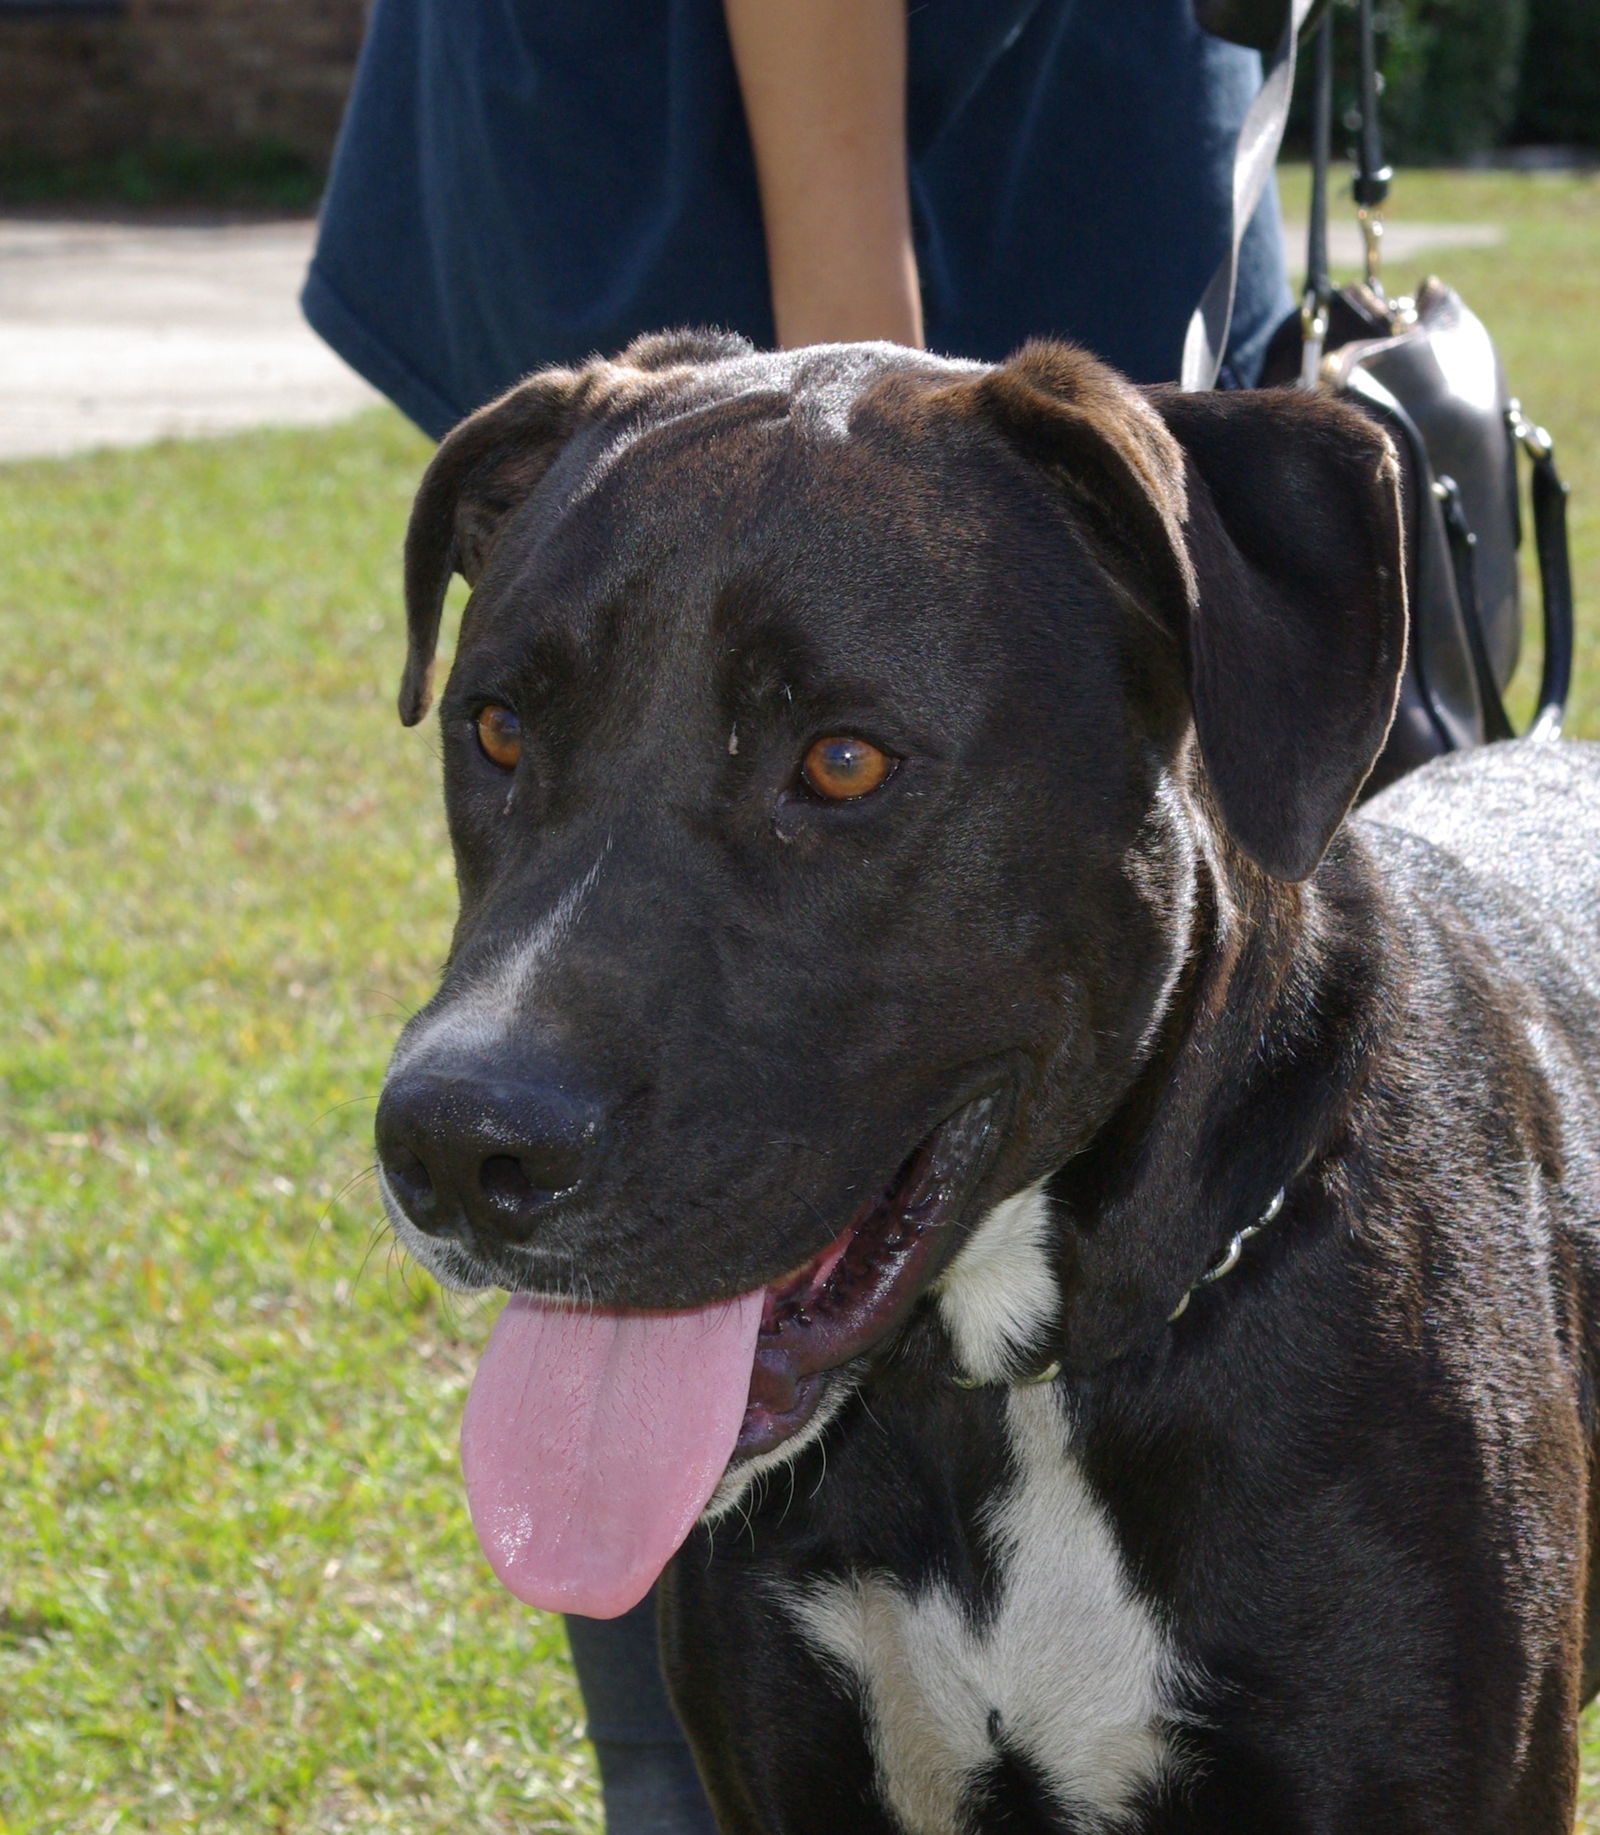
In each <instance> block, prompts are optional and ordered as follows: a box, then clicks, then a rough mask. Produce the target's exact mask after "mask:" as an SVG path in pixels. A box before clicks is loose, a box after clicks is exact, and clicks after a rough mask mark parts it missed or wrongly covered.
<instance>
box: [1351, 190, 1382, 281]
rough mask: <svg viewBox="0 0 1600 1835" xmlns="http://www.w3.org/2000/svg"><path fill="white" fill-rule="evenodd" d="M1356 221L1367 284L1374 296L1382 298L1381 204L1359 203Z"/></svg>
mask: <svg viewBox="0 0 1600 1835" xmlns="http://www.w3.org/2000/svg"><path fill="white" fill-rule="evenodd" d="M1356 221H1357V222H1358V223H1359V224H1360V225H1361V246H1362V249H1363V251H1364V252H1365V256H1366V265H1367V286H1368V288H1369V289H1370V291H1371V292H1372V293H1373V294H1374V295H1375V297H1376V298H1378V299H1382V298H1383V297H1384V291H1383V207H1382V205H1380V204H1363V205H1361V207H1360V208H1359V209H1358V210H1357V211H1356Z"/></svg>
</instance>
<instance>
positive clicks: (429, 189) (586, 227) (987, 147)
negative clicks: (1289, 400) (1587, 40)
mask: <svg viewBox="0 0 1600 1835" xmlns="http://www.w3.org/2000/svg"><path fill="white" fill-rule="evenodd" d="M1190 6H1191V0H918V4H917V5H916V6H914V7H908V6H907V4H906V0H633V3H632V4H629V3H627V0H622V3H620V4H619V3H618V0H586V4H584V5H582V6H554V5H550V4H542V3H541V0H377V3H376V5H375V7H374V9H373V13H372V18H371V22H370V26H369V30H368V35H367V40H366V44H365V46H364V48H363V51H362V56H361V62H360V66H359V69H358V71H357V75H356V82H355V87H354V91H353V93H352V96H351V99H350V104H349V108H348V110H347V112H346V116H345V122H344V126H343V129H342V131H341V135H340V139H339V144H338V148H337V150H336V153H335V157H334V162H333V169H332V173H331V175H330V179H329V185H328V191H327V196H326V198H325V200H324V204H323V211H322V221H321V226H320V231H319V235H318V240H317V248H316V254H315V257H314V259H313V261H312V265H311V270H310V273H309V275H308V277H307V280H306V285H305V290H304V293H303V296H302V304H303V307H304V310H305V313H306V316H307V318H308V319H309V320H310V322H311V324H312V326H313V327H314V328H315V329H316V330H317V331H318V332H319V333H320V334H321V335H322V336H323V337H324V338H325V339H326V340H327V342H328V343H329V344H331V345H332V346H333V348H334V349H335V350H336V351H338V352H339V353H340V355H341V356H343V357H344V358H345V359H346V361H348V362H349V363H350V364H351V365H352V366H353V367H354V368H355V369H357V370H359V371H360V372H361V373H362V374H363V375H364V376H365V377H367V379H368V380H369V381H371V382H372V383H374V384H375V385H376V386H377V387H378V388H379V389H381V390H382V391H383V393H384V394H386V395H387V396H388V397H389V399H390V400H391V401H393V402H394V403H395V404H396V406H398V407H399V408H400V409H401V410H402V411H403V412H404V413H406V414H407V415H409V416H410V417H411V419H413V420H414V421H416V422H417V424H418V425H419V426H420V427H422V428H423V429H424V431H425V432H427V433H429V434H431V435H433V436H434V437H435V438H440V437H442V436H443V435H444V434H445V433H446V432H448V431H449V429H450V428H451V427H452V426H454V425H455V423H456V422H457V421H458V420H460V419H462V418H463V417H464V416H465V415H467V414H468V413H470V412H471V411H472V410H473V409H474V408H476V407H478V406H479V405H480V404H481V403H483V402H485V401H487V400H490V399H491V398H493V397H494V396H496V395H498V394H500V393H501V392H502V391H503V390H504V389H506V388H508V387H510V386H511V384H512V383H514V382H516V381H517V380H518V379H519V378H520V377H521V376H523V375H525V374H526V373H527V372H528V371H529V370H532V369H536V368H538V367H540V366H542V365H544V364H550V363H580V362H582V361H583V360H584V359H586V358H587V357H589V356H591V355H594V354H596V353H609V352H613V351H616V350H619V349H621V348H622V347H623V346H624V345H625V344H627V343H628V342H629V341H630V340H631V339H632V338H634V337H635V336H637V335H638V334H639V333H641V332H644V331H650V330H656V329H662V328H666V327H671V326H679V325H711V326H717V327H721V328H723V329H727V330H732V331H737V332H741V333H742V334H743V335H744V336H746V337H747V338H749V339H750V340H751V341H752V342H753V343H755V344H757V345H763V346H767V345H773V344H778V345H783V346H796V345H803V344H814V343H834V342H845V341H855V340H864V339H875V338H884V339H889V340H892V341H894V342H896V343H900V344H907V345H915V346H922V345H924V344H926V345H927V346H929V347H931V348H933V349H936V350H939V351H942V352H945V353H948V354H951V355H956V356H966V357H974V358H980V359H986V360H990V361H999V360H1000V359H1002V358H1004V357H1005V356H1007V355H1008V354H1009V353H1010V352H1011V351H1013V350H1014V349H1016V347H1017V346H1018V345H1020V344H1022V343H1023V342H1025V341H1026V340H1027V339H1028V338H1030V337H1034V336H1057V337H1063V338H1068V339H1071V340H1074V341H1076V342H1078V343H1082V344H1085V345H1087V346H1088V347H1089V348H1090V349H1091V350H1093V351H1094V352H1095V353H1096V354H1097V355H1098V356H1101V357H1103V358H1105V359H1106V360H1107V361H1108V362H1111V363H1113V364H1115V365H1116V366H1117V367H1118V368H1119V369H1121V370H1123V371H1125V372H1126V373H1127V374H1129V375H1130V376H1132V377H1133V378H1134V379H1135V380H1136V381H1141V382H1160V381H1168V380H1170V379H1172V378H1173V377H1174V376H1175V375H1176V373H1177V368H1178V362H1179V357H1180V354H1181V351H1182V346H1183V335H1184V328H1185V325H1186V323H1187V321H1188V318H1189V314H1190V313H1191V311H1192V310H1193V308H1194V306H1195V305H1196V303H1197V302H1198V300H1199V298H1200V295H1201V293H1202V291H1203V290H1204V288H1205V284H1206V281H1207V279H1208V278H1209V277H1210V274H1211V272H1212V270H1213V268H1215V266H1216V264H1217V262H1218V261H1219V260H1220V258H1221V257H1222V254H1223V252H1224V249H1225V246H1226V242H1227V237H1228V229H1229V188H1230V184H1231V174H1232V161H1233V150H1234V142H1235V139H1236V137H1237V134H1238V129H1239V124H1240V121H1241V120H1242V118H1243V115H1244V112H1245V109H1246V108H1247V106H1248V105H1249V102H1250V99H1251V97H1252V96H1253V95H1254V93H1255V91H1256V89H1257V87H1258V86H1259V84H1260V78H1261V71H1260V62H1259V59H1258V58H1257V57H1256V56H1255V54H1254V53H1252V52H1247V51H1243V50H1240V49H1239V48H1237V47H1235V46H1233V45H1229V44H1224V43H1223V42H1222V41H1221V40H1219V39H1215V38H1211V37H1208V36H1207V35H1206V34H1205V33H1203V32H1201V31H1200V30H1199V29H1198V28H1197V27H1196V25H1195V23H1194V19H1193V16H1192V13H1191V11H1190ZM1288 307H1289V294H1288V289H1287V284H1286V281H1285V275H1284V262H1283V254H1282V249H1281V245H1280V238H1279V226H1278V216H1277V203H1276V198H1275V197H1274V196H1272V195H1270V194H1269V196H1268V197H1267V199H1266V200H1265V202H1264V204H1263V207H1262V209H1261V210H1260V211H1259V212H1258V213H1257V216H1256V219H1255V221H1254V222H1253V223H1252V225H1251V226H1250V229H1249V231H1248V232H1247V234H1246V236H1245V240H1244V246H1243V251H1242V255H1241V260H1240V267H1239V281H1238V296H1237V302H1236V306H1235V311H1234V318H1233V330H1232V336H1231V339H1230V343H1229V347H1228V351H1227V356H1226V361H1225V365H1224V370H1223V377H1222V380H1223V382H1224V384H1225V385H1233V386H1241V385H1248V384H1249V383H1251V382H1253V381H1254V379H1255V376H1256V372H1257V370H1258V369H1259V366H1260V363H1261V359H1262V356H1263V354H1264V352H1265V348H1266V343H1267V340H1268V338H1269V337H1270V336H1271V334H1272V331H1273V329H1274V328H1275V327H1276V326H1277V324H1278V323H1279V321H1280V320H1281V319H1282V317H1283V315H1284V313H1285V312H1286V311H1287V310H1288ZM568 1629H569V1632H570V1634H571V1641H572V1650H573V1656H574V1660H575V1664H576V1667H577V1670H578V1676H579V1683H580V1686H581V1688H582V1690H583V1694H584V1700H585V1705H586V1707H587V1709H588V1713H589V1730H590V1736H591V1738H592V1739H593V1740H594V1742H595V1747H596V1751H597V1753H598V1755H599V1759H600V1766H601V1775H602V1783H603V1788H604V1793H605V1803H606V1815H607V1826H608V1828H609V1829H610V1830H611V1835H710V1832H711V1831H712V1830H713V1826H714V1825H713V1823H712V1820H711V1814H710V1811H709V1809H708V1807H707V1806H706V1803H705V1799H704V1797H703V1795H702V1793H701V1791H700V1787H699V1782H698V1779H697V1776H696V1774H695V1770H694V1766H693V1762H692V1760H691V1759H690V1757H689V1754H688V1749H687V1746H686V1745H685V1743H684V1741H683V1737H682V1735H681V1733H680V1732H679V1730H678V1727H677V1724H676V1721H675V1720H674V1718H673V1715H672V1711H671V1708H670V1706H669V1705H668V1702H667V1699H666V1695H665V1691H664V1689H663V1687H662V1684H661V1679H660V1672H659V1663H658V1658H657V1652H656V1641H655V1625H654V1612H653V1601H651V1600H647V1601H646V1602H645V1603H644V1605H642V1606H640V1607H638V1608H636V1609H635V1610H634V1611H633V1612H631V1613H628V1614H627V1615H626V1616H625V1617H623V1618H621V1619H617V1620H613V1621H610V1622H609V1623H598V1622H596V1621H592V1620H581V1619H570V1620H569V1621H568Z"/></svg>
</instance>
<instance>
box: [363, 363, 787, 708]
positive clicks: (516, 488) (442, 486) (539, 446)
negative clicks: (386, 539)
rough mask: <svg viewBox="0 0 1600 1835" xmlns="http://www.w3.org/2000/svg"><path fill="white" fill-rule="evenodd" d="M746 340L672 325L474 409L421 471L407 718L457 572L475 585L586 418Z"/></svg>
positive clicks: (413, 528)
mask: <svg viewBox="0 0 1600 1835" xmlns="http://www.w3.org/2000/svg"><path fill="white" fill-rule="evenodd" d="M750 349H751V346H750V345H749V344H747V343H746V342H745V340H744V339H743V338H739V337H735V336H733V335H732V334H731V333H728V332H719V331H666V332H656V333H653V334H651V335H650V336H647V337H642V338H636V339H635V340H634V341H633V343H632V344H630V345H629V346H628V348H627V349H626V350H625V351H623V353H622V354H621V356H620V357H618V358H617V360H616V362H615V363H607V362H600V361H597V362H594V363H590V364H588V365H587V366H586V367H585V368H583V369H581V370H569V369H548V370H540V371H539V372H538V373H537V374H535V375H532V376H529V377H528V378H527V379H526V380H525V381H523V382H519V383H518V384H517V386H516V387H515V388H514V389H510V390H508V391H507V393H506V394H504V395H502V396H501V397H500V398H499V399H498V400H497V401H492V402H490V403H489V404H488V406H487V407H483V408H480V409H479V410H478V411H477V413H475V414H470V415H468V417H467V418H466V419H465V420H464V421H462V422H461V424H460V425H459V426H458V427H456V428H455V429H454V430H453V431H452V432H451V433H450V434H448V435H447V436H446V438H445V441H444V444H443V445H442V446H440V448H439V450H438V451H437V452H436V453H435V454H434V456H433V461H432V463H431V464H430V465H429V467H428V469H427V471H426V472H424V473H423V476H422V483H421V485H420V486H419V487H418V489H417V496H416V501H415V502H414V503H413V505H412V507H411V522H410V525H409V527H408V528H407V530H406V558H405V579H406V667H405V674H404V676H403V677H402V679H401V683H400V718H401V719H402V720H403V721H404V722H405V724H406V725H407V726H415V725H416V723H417V722H418V721H419V720H420V719H421V718H422V716H423V715H424V714H425V713H426V712H427V711H428V702H429V699H430V697H431V678H432V674H433V657H434V651H435V649H436V648H437V647H438V642H439V614H440V612H441V610H442V608H443V606H444V596H445V591H446V589H447V588H448V586H449V584H450V576H451V574H453V573H459V574H461V575H462V577H463V578H464V579H465V580H466V581H467V583H468V584H469V585H471V584H473V583H475V582H476V580H477V578H478V576H479V574H480V573H481V572H482V571H483V565H484V562H485V561H486V560H487V559H488V555H489V550H490V549H491V548H492V547H493V545H494V538H495V536H496V534H497V533H498V532H499V528H500V525H501V523H502V521H503V520H504V518H505V515H506V512H507V511H508V510H511V509H514V508H515V507H516V505H517V504H519V503H522V502H525V501H526V499H527V498H528V496H529V495H530V494H531V493H532V491H533V490H534V489H535V487H536V486H537V485H538V483H539V480H540V479H541V478H543V476H544V475H545V473H546V472H547V471H548V470H549V469H550V467H551V465H552V464H553V463H554V462H555V459H556V455H557V454H558V453H559V452H560V450H561V448H562V446H563V444H564V443H565V442H566V441H567V440H569V439H570V438H571V437H572V435H573V434H574V433H575V432H576V431H577V429H578V428H579V427H580V426H581V425H583V424H584V422H586V421H588V420H590V419H592V418H594V417H595V416H597V415H598V414H600V413H602V412H604V411H606V410H608V409H610V408H613V407H616V406H619V405H621V404H622V403H623V402H625V401H637V400H639V399H640V398H641V396H642V395H643V394H645V393H646V392H648V390H649V388H650V385H651V381H652V379H656V378H660V377H661V376H662V375H663V374H664V373H665V372H669V371H682V370H684V369H686V368H692V367H695V366H698V365H699V364H702V363H714V362H717V361H719V360H721V359H724V358H730V357H739V356H744V355H747V354H748V353H749V351H750Z"/></svg>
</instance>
